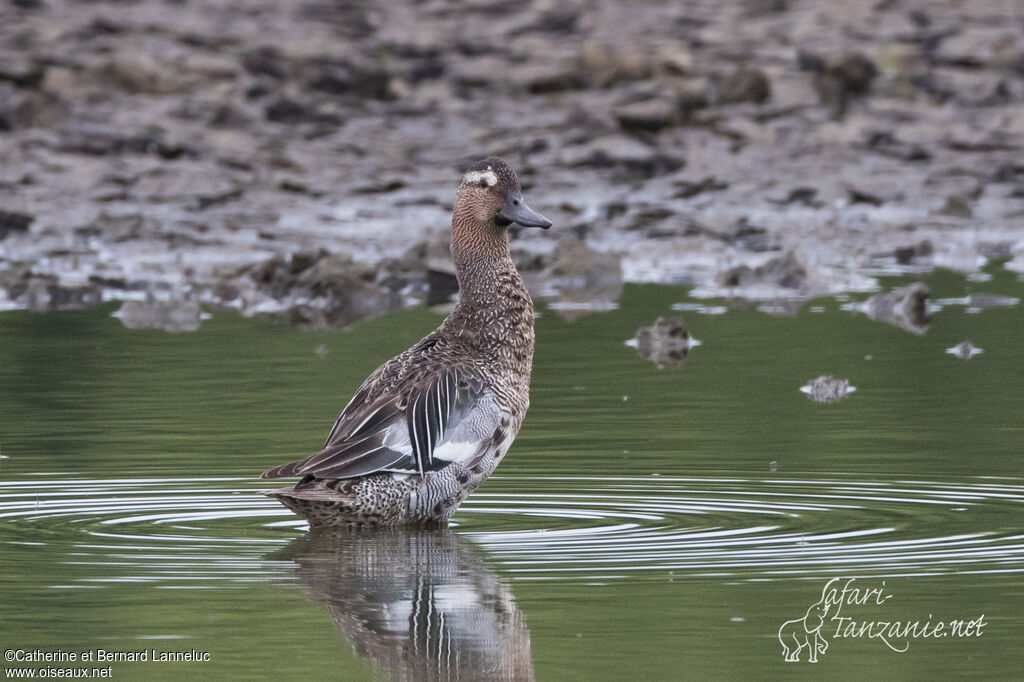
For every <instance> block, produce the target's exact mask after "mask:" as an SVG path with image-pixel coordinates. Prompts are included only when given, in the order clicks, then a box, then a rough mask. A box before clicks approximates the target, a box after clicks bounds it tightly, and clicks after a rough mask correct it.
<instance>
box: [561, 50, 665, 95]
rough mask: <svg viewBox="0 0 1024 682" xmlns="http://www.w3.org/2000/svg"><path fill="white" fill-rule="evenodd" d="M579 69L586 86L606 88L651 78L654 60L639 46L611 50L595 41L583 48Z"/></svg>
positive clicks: (579, 59) (580, 54) (579, 58)
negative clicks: (624, 82)
mask: <svg viewBox="0 0 1024 682" xmlns="http://www.w3.org/2000/svg"><path fill="white" fill-rule="evenodd" d="M578 63H579V70H580V73H581V74H582V75H583V77H584V78H585V79H586V81H587V83H589V84H590V85H592V86H596V87H599V88H607V87H609V86H611V85H614V84H615V83H619V82H622V81H637V80H644V79H646V78H650V76H651V75H652V74H653V72H654V67H653V64H652V62H651V59H650V58H649V57H648V56H647V55H646V54H644V53H643V52H641V51H640V50H638V49H637V47H636V46H629V47H612V46H610V45H602V44H598V43H594V42H588V43H584V45H583V47H582V48H581V49H580V53H579V57H578Z"/></svg>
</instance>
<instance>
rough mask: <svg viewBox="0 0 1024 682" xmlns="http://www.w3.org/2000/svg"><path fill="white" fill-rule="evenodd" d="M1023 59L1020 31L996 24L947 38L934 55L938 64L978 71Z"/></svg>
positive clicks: (1023, 51)
mask: <svg viewBox="0 0 1024 682" xmlns="http://www.w3.org/2000/svg"><path fill="white" fill-rule="evenodd" d="M1022 56H1024V41H1022V40H1021V37H1020V31H1019V30H1014V29H1011V28H1010V27H1008V26H1006V25H1000V24H999V23H996V24H995V25H992V26H965V27H963V28H961V29H960V30H958V31H957V32H956V34H955V35H950V36H948V37H946V38H944V39H943V40H942V41H941V43H939V45H938V46H937V47H936V48H935V50H934V51H933V52H932V54H931V57H932V59H933V60H934V61H935V62H936V63H939V64H945V65H948V66H954V67H959V68H968V69H976V68H981V67H986V66H1009V65H1013V64H1015V63H1018V61H1019V60H1020V58H1021V57H1022Z"/></svg>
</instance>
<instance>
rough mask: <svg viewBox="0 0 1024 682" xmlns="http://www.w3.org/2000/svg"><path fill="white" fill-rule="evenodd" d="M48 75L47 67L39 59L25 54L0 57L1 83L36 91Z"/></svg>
mask: <svg viewBox="0 0 1024 682" xmlns="http://www.w3.org/2000/svg"><path fill="white" fill-rule="evenodd" d="M45 75H46V65H45V63H44V62H42V61H41V60H39V59H36V58H31V57H29V56H27V55H24V54H14V55H11V54H7V55H0V81H8V82H10V83H12V84H14V85H15V86H16V87H19V88H30V89H36V88H38V87H39V85H40V84H41V83H42V82H43V77H44V76H45Z"/></svg>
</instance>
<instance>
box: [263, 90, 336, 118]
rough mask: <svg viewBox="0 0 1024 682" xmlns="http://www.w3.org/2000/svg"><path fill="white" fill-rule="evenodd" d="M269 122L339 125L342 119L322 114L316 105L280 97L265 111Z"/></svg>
mask: <svg viewBox="0 0 1024 682" xmlns="http://www.w3.org/2000/svg"><path fill="white" fill-rule="evenodd" d="M263 114H264V116H266V119H267V120H268V121H272V122H274V123H286V124H288V125H299V124H302V123H325V124H330V125H338V124H340V123H341V119H340V118H339V117H338V116H337V115H335V114H329V113H321V112H320V111H318V109H317V107H316V105H314V104H311V103H307V102H302V101H299V100H297V99H292V98H290V97H279V98H278V99H275V100H274V101H273V102H271V103H270V104H268V105H267V106H266V108H265V109H264V110H263Z"/></svg>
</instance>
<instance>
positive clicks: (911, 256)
mask: <svg viewBox="0 0 1024 682" xmlns="http://www.w3.org/2000/svg"><path fill="white" fill-rule="evenodd" d="M934 252H935V249H934V247H933V246H932V242H931V240H930V239H922V240H921V241H920V242H918V243H917V244H913V245H911V246H901V247H899V248H898V249H896V250H895V251H893V257H894V258H895V259H896V262H897V263H899V264H900V265H910V264H911V263H913V262H914V261H916V260H919V259H921V258H929V257H931V255H932V254H933V253H934Z"/></svg>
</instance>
